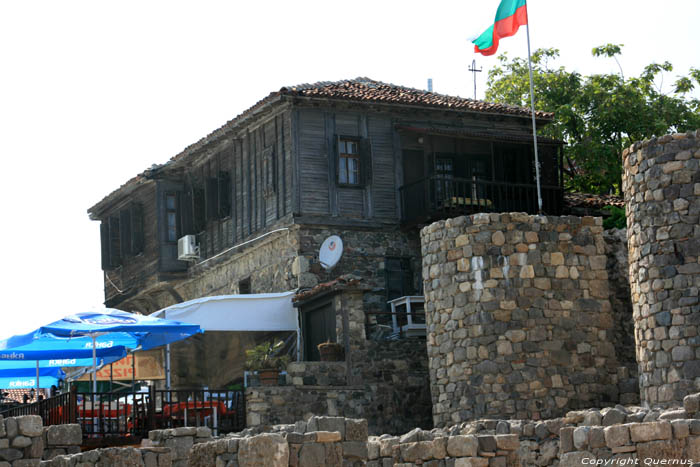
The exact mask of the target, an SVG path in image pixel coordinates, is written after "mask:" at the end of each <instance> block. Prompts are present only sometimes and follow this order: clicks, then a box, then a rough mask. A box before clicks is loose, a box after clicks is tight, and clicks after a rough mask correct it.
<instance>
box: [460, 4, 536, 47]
mask: <svg viewBox="0 0 700 467" xmlns="http://www.w3.org/2000/svg"><path fill="white" fill-rule="evenodd" d="M525 24H527V0H501V4H500V5H498V11H496V20H495V21H494V23H493V24H492V25H491V26H489V28H488V29H487V30H486V31H484V32H483V33H482V34H481V35H480V36H479V37H477V38H476V39H474V40H473V41H472V42H473V43H474V52H478V53H480V54H483V55H493V54H495V53H496V50H498V41H499V40H501V39H503V38H504V37H510V36H513V35H515V33H516V32H518V28H519V27H520V26H523V25H525Z"/></svg>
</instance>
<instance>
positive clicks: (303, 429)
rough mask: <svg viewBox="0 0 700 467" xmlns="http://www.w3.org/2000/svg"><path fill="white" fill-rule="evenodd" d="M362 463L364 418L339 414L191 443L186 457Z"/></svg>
mask: <svg viewBox="0 0 700 467" xmlns="http://www.w3.org/2000/svg"><path fill="white" fill-rule="evenodd" d="M366 462H367V421H366V420H354V419H346V418H342V417H311V418H310V419H309V420H308V421H307V422H304V421H299V422H297V423H295V424H293V425H287V426H277V427H275V432H273V433H261V434H255V435H253V436H244V435H243V434H233V435H230V436H227V437H226V438H222V439H218V440H215V441H212V442H207V443H201V444H197V445H195V446H193V447H192V449H191V452H190V457H189V465H190V466H191V467H209V466H212V465H240V466H251V467H252V466H266V467H286V466H290V467H297V466H299V467H325V466H329V467H341V466H348V467H353V466H362V465H365V464H366Z"/></svg>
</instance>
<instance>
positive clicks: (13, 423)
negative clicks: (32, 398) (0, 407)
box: [5, 417, 17, 439]
mask: <svg viewBox="0 0 700 467" xmlns="http://www.w3.org/2000/svg"><path fill="white" fill-rule="evenodd" d="M5 436H7V437H8V438H10V439H12V438H14V437H15V436H17V419H16V418H14V417H10V418H6V419H5Z"/></svg>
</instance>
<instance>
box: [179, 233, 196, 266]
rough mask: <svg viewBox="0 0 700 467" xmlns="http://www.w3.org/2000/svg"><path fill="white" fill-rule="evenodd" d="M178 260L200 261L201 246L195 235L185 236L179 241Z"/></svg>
mask: <svg viewBox="0 0 700 467" xmlns="http://www.w3.org/2000/svg"><path fill="white" fill-rule="evenodd" d="M177 259H179V260H180V261H197V260H198V259H199V246H198V245H197V237H196V236H195V235H185V236H184V237H182V238H180V239H179V240H178V241H177Z"/></svg>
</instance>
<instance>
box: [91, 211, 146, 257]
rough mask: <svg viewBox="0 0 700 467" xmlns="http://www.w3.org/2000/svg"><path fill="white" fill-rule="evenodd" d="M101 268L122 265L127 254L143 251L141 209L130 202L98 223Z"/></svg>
mask: <svg viewBox="0 0 700 467" xmlns="http://www.w3.org/2000/svg"><path fill="white" fill-rule="evenodd" d="M100 239H101V242H102V269H103V270H105V271H109V270H111V269H114V268H117V267H119V266H121V265H122V260H123V259H124V258H125V257H128V256H136V255H138V254H139V253H143V209H142V207H141V204H139V203H131V204H130V205H129V206H128V207H125V208H123V209H121V210H120V211H119V212H118V213H115V215H113V216H110V217H107V218H105V219H104V220H103V221H102V224H101V225H100Z"/></svg>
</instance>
